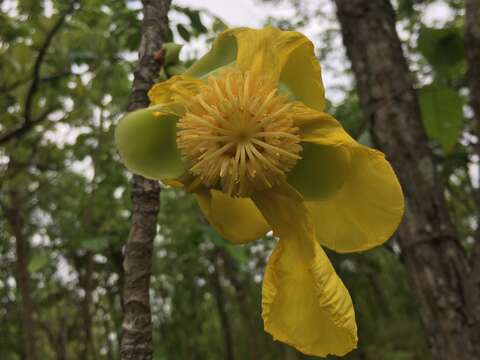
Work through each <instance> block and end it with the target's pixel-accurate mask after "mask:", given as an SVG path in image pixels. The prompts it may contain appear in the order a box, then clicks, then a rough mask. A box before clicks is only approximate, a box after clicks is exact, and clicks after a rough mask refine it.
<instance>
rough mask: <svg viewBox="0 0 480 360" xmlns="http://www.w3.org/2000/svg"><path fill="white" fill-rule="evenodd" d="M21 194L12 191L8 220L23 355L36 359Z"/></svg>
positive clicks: (28, 248) (27, 250)
mask: <svg viewBox="0 0 480 360" xmlns="http://www.w3.org/2000/svg"><path fill="white" fill-rule="evenodd" d="M19 204H21V199H20V194H19V193H18V192H17V191H16V190H11V191H10V204H9V207H8V208H7V211H6V213H7V214H6V215H7V221H8V223H9V225H10V227H11V231H12V234H13V236H14V237H15V249H16V256H17V286H18V290H19V292H20V317H21V321H22V341H23V356H24V357H25V360H35V359H36V352H35V330H34V329H35V327H34V321H33V305H32V298H31V293H30V273H29V272H28V263H29V261H30V244H29V242H28V239H27V238H26V237H25V234H24V222H23V217H22V213H21V209H20V205H19Z"/></svg>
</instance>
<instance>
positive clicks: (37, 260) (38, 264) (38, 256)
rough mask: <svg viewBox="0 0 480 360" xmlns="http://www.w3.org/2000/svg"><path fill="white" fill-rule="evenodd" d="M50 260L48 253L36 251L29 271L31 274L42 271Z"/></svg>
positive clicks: (29, 265)
mask: <svg viewBox="0 0 480 360" xmlns="http://www.w3.org/2000/svg"><path fill="white" fill-rule="evenodd" d="M49 260H50V255H49V253H47V252H46V251H42V250H40V251H36V252H35V253H33V255H32V258H31V259H30V263H29V264H28V271H29V272H31V273H35V272H38V271H40V270H42V269H43V268H44V267H45V266H46V265H47V264H48V261H49Z"/></svg>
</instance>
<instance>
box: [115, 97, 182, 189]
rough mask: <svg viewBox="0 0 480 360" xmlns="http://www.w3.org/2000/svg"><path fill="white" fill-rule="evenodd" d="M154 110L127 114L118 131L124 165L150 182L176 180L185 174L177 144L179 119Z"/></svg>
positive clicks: (116, 130) (151, 108) (157, 108)
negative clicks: (152, 180)
mask: <svg viewBox="0 0 480 360" xmlns="http://www.w3.org/2000/svg"><path fill="white" fill-rule="evenodd" d="M161 110H162V106H152V107H149V108H145V109H141V110H137V111H134V112H131V113H129V114H127V115H126V116H125V117H124V118H123V119H122V120H121V121H120V123H119V124H118V126H117V127H116V129H115V142H116V145H117V149H118V151H119V153H120V156H121V158H122V161H123V163H124V164H125V166H126V167H127V168H128V169H129V170H130V171H132V172H133V173H136V174H139V175H142V176H144V177H146V178H149V179H175V178H177V177H179V176H180V175H181V174H182V173H183V172H184V171H185V170H186V165H185V164H184V163H183V162H182V160H181V156H180V152H179V150H178V148H177V144H176V133H177V127H176V125H177V120H178V116H175V115H171V114H164V113H162V114H160V111H161Z"/></svg>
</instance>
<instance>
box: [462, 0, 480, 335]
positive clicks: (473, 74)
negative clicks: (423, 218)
mask: <svg viewBox="0 0 480 360" xmlns="http://www.w3.org/2000/svg"><path fill="white" fill-rule="evenodd" d="M465 53H466V56H467V60H468V64H469V67H468V85H469V90H470V105H471V107H472V110H473V115H474V120H475V129H476V135H477V143H476V145H475V148H476V149H475V150H476V153H477V155H478V156H480V66H479V65H480V0H465ZM478 176H479V181H480V167H479V169H478ZM477 185H478V184H477ZM475 195H476V205H477V223H478V224H480V188H477V189H476V194H475ZM475 240H476V241H475V245H474V247H473V252H472V259H471V261H472V266H473V269H474V271H473V273H474V274H475V276H476V278H475V279H474V284H475V286H476V287H477V288H480V225H479V226H478V228H477V236H476V239H475ZM478 306H479V307H480V304H479V305H478ZM478 312H479V313H480V309H478ZM478 332H479V333H480V329H479V330H478ZM479 336H480V335H479ZM479 341H480V339H479Z"/></svg>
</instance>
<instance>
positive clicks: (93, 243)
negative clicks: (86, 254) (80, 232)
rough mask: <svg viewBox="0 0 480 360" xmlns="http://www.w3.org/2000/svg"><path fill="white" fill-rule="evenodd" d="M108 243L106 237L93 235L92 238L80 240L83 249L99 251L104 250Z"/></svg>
mask: <svg viewBox="0 0 480 360" xmlns="http://www.w3.org/2000/svg"><path fill="white" fill-rule="evenodd" d="M108 245H109V241H108V238H107V237H102V236H98V237H93V238H87V239H82V240H81V241H80V247H81V248H83V249H85V250H90V251H93V252H101V251H103V250H105V249H106V248H107V247H108Z"/></svg>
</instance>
